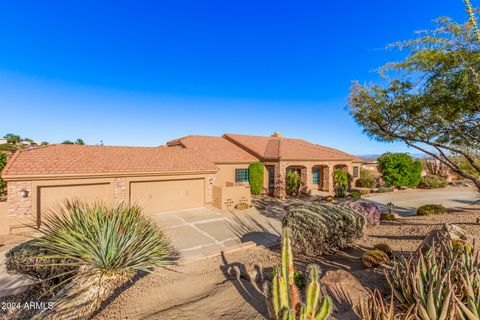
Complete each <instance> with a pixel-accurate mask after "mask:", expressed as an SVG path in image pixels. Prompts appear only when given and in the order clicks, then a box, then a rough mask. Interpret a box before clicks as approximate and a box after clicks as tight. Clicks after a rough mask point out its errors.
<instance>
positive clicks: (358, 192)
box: [350, 190, 362, 199]
mask: <svg viewBox="0 0 480 320" xmlns="http://www.w3.org/2000/svg"><path fill="white" fill-rule="evenodd" d="M350 197H352V198H355V199H359V198H361V197H362V194H361V193H360V191H356V190H352V192H350Z"/></svg>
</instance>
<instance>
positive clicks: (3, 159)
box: [0, 151, 7, 196]
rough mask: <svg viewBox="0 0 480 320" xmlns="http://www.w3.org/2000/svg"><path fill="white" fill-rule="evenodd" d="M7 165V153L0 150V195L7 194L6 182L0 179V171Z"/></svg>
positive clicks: (0, 177)
mask: <svg viewBox="0 0 480 320" xmlns="http://www.w3.org/2000/svg"><path fill="white" fill-rule="evenodd" d="M6 165H7V154H6V153H3V152H1V151H0V196H4V195H6V194H7V182H6V181H5V180H3V179H2V176H1V173H2V170H3V168H4V167H5V166H6Z"/></svg>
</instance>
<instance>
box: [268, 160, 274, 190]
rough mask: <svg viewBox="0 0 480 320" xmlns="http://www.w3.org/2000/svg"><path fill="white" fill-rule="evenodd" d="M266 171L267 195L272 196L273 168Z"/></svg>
mask: <svg viewBox="0 0 480 320" xmlns="http://www.w3.org/2000/svg"><path fill="white" fill-rule="evenodd" d="M267 169H268V195H270V196H273V194H274V191H275V167H267Z"/></svg>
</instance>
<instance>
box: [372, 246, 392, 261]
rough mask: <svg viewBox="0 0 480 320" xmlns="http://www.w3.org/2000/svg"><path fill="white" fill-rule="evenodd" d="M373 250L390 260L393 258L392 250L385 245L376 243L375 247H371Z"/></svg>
mask: <svg viewBox="0 0 480 320" xmlns="http://www.w3.org/2000/svg"><path fill="white" fill-rule="evenodd" d="M373 249H376V250H380V251H383V252H385V253H386V254H387V256H388V257H390V258H391V257H392V256H393V250H392V248H390V246H389V245H388V244H386V243H377V244H376V245H374V246H373Z"/></svg>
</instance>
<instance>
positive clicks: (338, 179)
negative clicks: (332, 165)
mask: <svg viewBox="0 0 480 320" xmlns="http://www.w3.org/2000/svg"><path fill="white" fill-rule="evenodd" d="M350 181H351V176H350V174H349V173H348V172H347V171H344V170H342V169H341V168H337V169H335V171H334V172H333V183H334V188H335V197H338V198H344V197H345V196H346V195H347V189H348V184H349V182H350Z"/></svg>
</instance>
